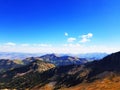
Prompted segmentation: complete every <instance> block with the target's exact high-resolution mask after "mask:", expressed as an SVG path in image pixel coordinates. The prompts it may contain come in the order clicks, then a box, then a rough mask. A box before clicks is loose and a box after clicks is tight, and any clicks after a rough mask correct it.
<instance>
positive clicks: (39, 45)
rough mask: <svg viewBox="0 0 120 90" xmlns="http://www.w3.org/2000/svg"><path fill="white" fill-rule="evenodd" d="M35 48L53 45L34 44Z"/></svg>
mask: <svg viewBox="0 0 120 90" xmlns="http://www.w3.org/2000/svg"><path fill="white" fill-rule="evenodd" d="M33 46H36V47H51V46H52V45H51V44H43V43H41V44H33Z"/></svg>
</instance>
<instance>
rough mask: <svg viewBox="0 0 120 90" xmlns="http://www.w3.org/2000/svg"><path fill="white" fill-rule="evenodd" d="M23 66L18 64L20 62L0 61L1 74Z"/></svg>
mask: <svg viewBox="0 0 120 90" xmlns="http://www.w3.org/2000/svg"><path fill="white" fill-rule="evenodd" d="M22 65H23V64H22V63H20V62H18V60H15V61H12V60H9V59H0V73H3V72H6V71H7V70H11V69H14V68H17V67H20V66H22Z"/></svg>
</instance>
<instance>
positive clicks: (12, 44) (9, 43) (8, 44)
mask: <svg viewBox="0 0 120 90" xmlns="http://www.w3.org/2000/svg"><path fill="white" fill-rule="evenodd" d="M5 46H16V43H13V42H8V43H5Z"/></svg>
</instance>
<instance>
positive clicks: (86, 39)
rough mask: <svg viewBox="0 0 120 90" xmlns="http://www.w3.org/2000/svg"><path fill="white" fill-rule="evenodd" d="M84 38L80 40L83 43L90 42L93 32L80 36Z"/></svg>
mask: <svg viewBox="0 0 120 90" xmlns="http://www.w3.org/2000/svg"><path fill="white" fill-rule="evenodd" d="M80 37H81V38H82V40H80V42H81V43H85V42H88V41H90V38H92V37H93V34H92V33H88V34H86V35H82V36H80Z"/></svg>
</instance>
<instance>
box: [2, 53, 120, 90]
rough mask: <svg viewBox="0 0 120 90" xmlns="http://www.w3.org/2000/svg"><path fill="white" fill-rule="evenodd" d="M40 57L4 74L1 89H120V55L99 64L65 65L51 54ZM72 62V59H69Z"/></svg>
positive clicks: (93, 62) (103, 60)
mask: <svg viewBox="0 0 120 90" xmlns="http://www.w3.org/2000/svg"><path fill="white" fill-rule="evenodd" d="M41 58H43V59H41ZM41 58H34V57H31V58H27V60H32V61H31V62H30V63H27V64H26V65H24V66H21V67H17V68H14V69H12V70H8V71H6V72H3V73H1V74H0V88H1V89H4V88H8V89H20V90H25V89H28V90H58V89H59V90H83V89H84V90H119V89H120V87H119V85H120V52H116V53H113V54H110V55H108V56H106V57H104V58H103V59H101V60H97V61H92V62H87V63H83V64H70V65H62V66H61V65H60V66H59V65H58V66H57V65H55V63H54V64H53V63H52V62H49V60H53V58H58V60H59V56H56V55H53V54H50V55H49V54H48V55H45V56H42V57H41ZM48 58H49V59H48ZM51 58H52V59H51ZM67 59H68V58H67ZM72 59H73V61H74V59H75V58H74V57H72ZM72 59H71V57H70V60H72ZM44 60H46V61H44ZM47 60H48V61H47ZM76 60H77V59H76ZM56 61H57V60H56Z"/></svg>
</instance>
